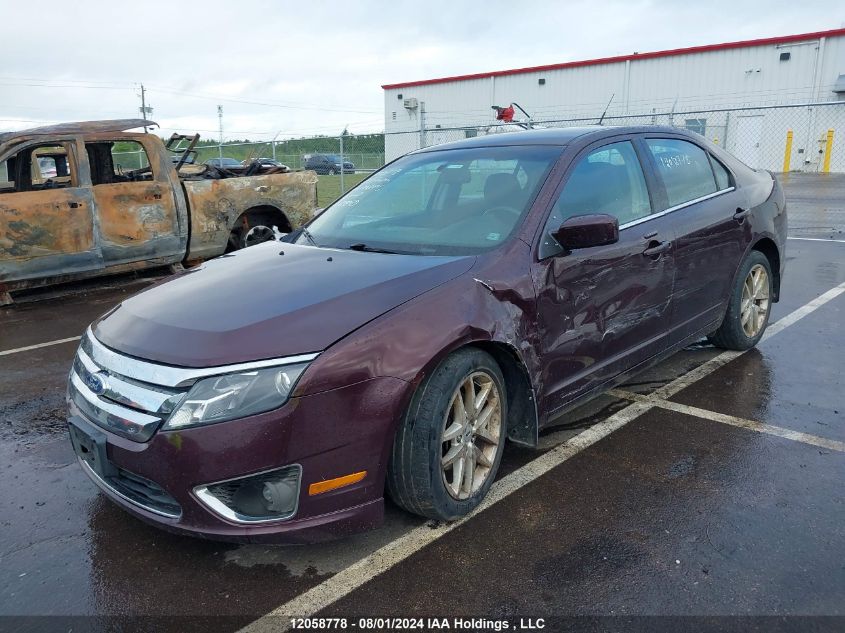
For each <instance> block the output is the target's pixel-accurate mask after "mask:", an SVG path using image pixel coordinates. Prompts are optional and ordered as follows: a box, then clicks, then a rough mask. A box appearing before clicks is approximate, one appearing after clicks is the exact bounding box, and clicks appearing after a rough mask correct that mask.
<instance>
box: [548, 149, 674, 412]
mask: <svg viewBox="0 0 845 633" xmlns="http://www.w3.org/2000/svg"><path fill="white" fill-rule="evenodd" d="M605 142H606V141H605ZM644 164H647V163H646V162H645V161H641V160H640V157H639V155H638V151H637V150H636V148H635V144H634V142H633V140H623V141H621V142H619V141H617V142H614V143H610V144H606V145H600V146H598V147H596V146H593V147H591V148H587V149H586V150H584V152H582V153H581V154H580V156H579V157H577V158H576V159H575V160H574V161H573V166H572V167H570V169H569V171H568V173H567V175H566V179H565V181H564V183H563V185H562V186H561V187H560V188H559V190H558V193H557V196H556V200H555V202H554V203H553V208H552V210H551V213H550V216H549V219H548V221H547V223H546V226H545V228H544V230H543V234H542V236H541V242H540V245H539V256H538V259H539V261H537V262H536V263H535V264H534V265H533V267H532V277H533V279H534V285H535V288H536V289H537V299H538V301H537V318H538V331H539V337H538V340H539V341H540V343H539V344H540V350H539V351H540V355H541V358H542V366H543V374H542V376H543V377H542V385H541V389H542V396H543V398H544V399H545V406H544V409H545V410H546V411H549V412H550V415H549V417H550V418H552V417H554V415H555V412H556V411H559V410H562V409H564V408H565V407H566V406H567V405H568V404H569V403H571V402H572V401H573V400H574V399H576V398H578V397H579V396H582V395H585V394H586V393H588V392H590V391H592V390H594V389H597V388H600V387H602V385H604V384H606V383H607V382H608V381H610V380H612V379H613V378H614V377H616V376H618V375H619V374H621V373H623V372H625V371H627V370H629V369H631V368H632V367H635V366H636V365H638V364H639V363H642V362H643V361H645V360H647V359H648V358H650V357H652V356H654V355H655V354H658V353H660V352H661V351H663V350H665V349H666V348H667V346H668V340H669V326H668V324H669V318H670V316H671V312H670V304H671V297H672V288H673V283H674V276H675V264H674V255H673V242H674V239H675V238H674V231H673V229H672V227H671V225H670V220H669V218H667V217H666V216H661V215H658V214H655V213H654V210H655V209H656V208H658V206H657V205H656V204H654V202H653V201H652V199H651V195H650V192H651V191H654V188H652V187H649V186H648V183H650V182H651V178H652V176H651V174H650V172H646V171H644V170H643V168H642V165H644ZM593 213H600V214H607V215H612V216H615V217H616V218H617V219H618V220H619V228H620V230H619V241H618V242H616V243H615V244H608V245H604V246H595V247H591V248H583V249H574V250H571V251H565V250H563V249H562V248H561V247H560V245H558V244H557V242H555V241H554V238H553V237H551V233H552V232H554V231H556V230H557V228H559V227H560V225H561V223H562V222H563V221H564V220H566V219H567V218H570V217H573V216H578V215H586V214H593Z"/></svg>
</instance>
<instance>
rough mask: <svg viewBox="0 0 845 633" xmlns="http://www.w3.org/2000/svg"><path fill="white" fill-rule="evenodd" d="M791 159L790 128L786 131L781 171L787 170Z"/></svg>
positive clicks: (786, 171)
mask: <svg viewBox="0 0 845 633" xmlns="http://www.w3.org/2000/svg"><path fill="white" fill-rule="evenodd" d="M791 161H792V130H787V131H786V148H785V149H784V150H783V173H788V172H789V164H790V162H791Z"/></svg>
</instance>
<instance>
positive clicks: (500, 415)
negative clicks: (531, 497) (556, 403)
mask: <svg viewBox="0 0 845 633" xmlns="http://www.w3.org/2000/svg"><path fill="white" fill-rule="evenodd" d="M506 420H507V395H506V392H505V388H504V378H503V377H502V372H501V370H500V369H499V366H498V365H497V364H496V361H495V360H493V358H492V357H491V356H490V355H489V354H487V353H485V352H483V351H481V350H479V349H473V348H466V349H463V350H460V351H458V352H456V353H454V354H452V355H450V356H449V357H448V358H447V359H446V360H445V361H444V362H443V363H441V364H440V366H439V367H438V368H437V369H436V370H435V371H434V372H433V373H432V374H431V375H430V376H429V377H428V378H427V379H426V380H425V381H424V382H423V383H422V384H421V385H420V387H419V389H418V390H417V393H416V394H415V396H414V398H413V401H412V403H411V407H410V409H409V410H408V412H407V414H406V416H405V419H404V420H403V422H402V425H401V427H400V429H399V430H398V432H397V435H396V439H395V442H394V445H393V452H392V454H391V458H390V464H389V465H388V475H387V488H388V491H389V493H390V496H391V498H392V499H393V500H394V501H395V502H396V503H397V504H398V505H400V506H402V507H403V508H405V509H406V510H408V511H410V512H413V513H415V514H420V515H423V516H426V517H430V518H433V519H439V520H447V521H448V520H453V519H457V518H459V517H462V516H464V515H466V514H469V513H470V512H471V511H472V510H473V509H475V507H476V506H477V505H478V504H479V503H480V502H481V500H482V499H483V498H484V496H485V495H486V494H487V491H488V490H489V489H490V486H491V485H492V484H493V480H494V478H495V476H496V471H497V470H498V468H499V463H500V462H501V459H502V452H503V449H504V444H505V437H506V435H507V434H506Z"/></svg>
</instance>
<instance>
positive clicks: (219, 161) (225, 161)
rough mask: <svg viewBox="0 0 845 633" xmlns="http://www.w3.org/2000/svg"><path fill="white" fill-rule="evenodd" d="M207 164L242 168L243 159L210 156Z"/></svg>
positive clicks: (223, 167) (227, 167)
mask: <svg viewBox="0 0 845 633" xmlns="http://www.w3.org/2000/svg"><path fill="white" fill-rule="evenodd" d="M205 164H206V165H208V166H209V167H221V168H222V169H240V168H241V161H239V160H235V159H234V158H226V157H225V156H224V157H223V158H209V159H208V160H207V161H205Z"/></svg>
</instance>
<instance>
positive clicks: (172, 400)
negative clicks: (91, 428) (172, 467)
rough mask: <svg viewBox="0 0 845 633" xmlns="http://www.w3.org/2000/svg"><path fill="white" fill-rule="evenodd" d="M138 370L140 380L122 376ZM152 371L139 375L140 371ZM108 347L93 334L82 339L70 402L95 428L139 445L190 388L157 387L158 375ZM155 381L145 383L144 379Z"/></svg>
mask: <svg viewBox="0 0 845 633" xmlns="http://www.w3.org/2000/svg"><path fill="white" fill-rule="evenodd" d="M124 366H126V367H132V368H133V369H134V370H135V371H134V372H133V373H134V374H136V376H135V377H132V376H127V375H125V374H124V373H121V370H122V369H123V368H124ZM139 367H141V368H142V369H144V370H146V371H144V372H138V371H137V370H138V368H139ZM162 367H163V366H160V365H155V364H153V363H145V362H142V361H138V360H136V359H133V358H130V357H127V356H123V355H121V354H118V353H117V352H115V351H113V350H109V349H107V348H105V347H104V346H103V345H102V344H101V343H99V342H98V341H96V340H95V339H94V338H93V335H92V334H91V332H90V331H89V332H87V333H86V334H85V336H83V338H82V342H81V344H80V346H79V349H78V350H77V352H76V358H74V361H73V368H72V369H71V372H70V377H69V384H68V398H69V399H70V401H71V402H73V404H74V405H76V407H77V408H78V409H79V411H80V412H81V413H82V415H83V416H85V417H86V418H87V419H88V420H90V421H91V422H93V423H94V424H96V425H98V426H100V427H102V428H104V429H107V430H109V431H111V432H113V433H116V434H118V435H120V436H122V437H125V438H127V439H130V440H134V441H136V442H146V441H147V440H149V439H150V438H151V437H152V436H153V434H154V433H155V432H156V430H157V429H158V428H159V427H160V426H161V424H162V423H163V422H164V420H165V419H167V417H168V416H169V415H170V413H171V412H172V411H173V409H174V408H175V407H177V406H178V405H179V403H180V402H181V401H182V399H183V398H184V396H185V394H187V392H188V389H189V388H190V387H189V386H183V387H171V386H164V385H161V384H156V383H155V381H154V379H155V376H156V370H157V369H159V368H162ZM139 373H140V375H141V376H142V377H144V378H146V377H147V376H149V380H150V382H147V381H145V380H139V379H138V377H137V376H138V375H139Z"/></svg>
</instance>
